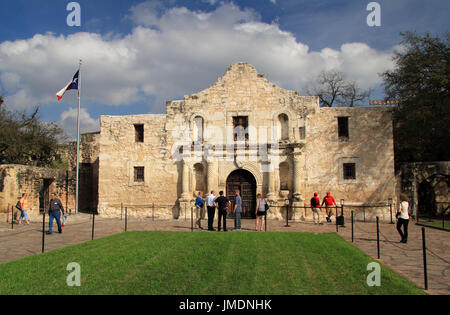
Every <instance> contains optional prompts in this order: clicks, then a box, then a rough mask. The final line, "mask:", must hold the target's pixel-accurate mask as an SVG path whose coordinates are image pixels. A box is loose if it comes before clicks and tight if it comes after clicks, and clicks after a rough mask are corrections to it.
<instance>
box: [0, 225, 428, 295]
mask: <svg viewBox="0 0 450 315" xmlns="http://www.w3.org/2000/svg"><path fill="white" fill-rule="evenodd" d="M372 261H374V260H373V259H372V258H370V257H369V256H367V255H366V254H364V253H363V252H362V251H361V250H359V249H357V248H356V247H354V246H352V245H351V244H349V243H347V242H346V241H344V240H343V239H342V238H341V237H340V236H339V235H337V234H335V233H330V234H320V235H316V234H310V233H270V232H267V233H255V232H228V233H223V232H222V233H217V232H211V233H210V232H207V233H189V232H186V233H185V232H127V233H122V234H117V235H113V236H109V237H106V238H102V239H97V240H94V241H90V242H86V243H82V244H78V245H74V246H69V247H66V248H63V249H59V250H55V251H51V252H48V253H45V254H39V255H34V256H30V257H27V258H24V259H20V260H17V261H13V262H9V263H5V264H1V265H0V294H169V295H175V294H192V295H200V294H208V295H212V294H213V295H222V294H227V295H228V294H230V295H231V294H244V295H252V294H256V295H279V294H295V295H297V294H425V293H424V291H422V290H420V289H418V288H417V287H416V286H415V285H414V284H413V283H411V282H410V281H408V280H406V279H405V278H403V277H401V276H399V275H398V274H396V273H394V272H393V271H391V270H390V269H388V268H386V267H385V266H383V265H382V266H381V286H380V287H369V286H368V285H367V284H366V277H367V275H368V274H369V273H370V271H367V270H366V268H367V264H368V263H370V262H372ZM70 262H77V263H79V264H80V266H81V286H80V287H69V286H67V284H66V277H67V275H69V271H67V270H66V267H67V264H69V263H70Z"/></svg>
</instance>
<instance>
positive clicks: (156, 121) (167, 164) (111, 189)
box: [98, 114, 179, 218]
mask: <svg viewBox="0 0 450 315" xmlns="http://www.w3.org/2000/svg"><path fill="white" fill-rule="evenodd" d="M165 120H166V116H165V115H150V114H149V115H135V116H125V117H114V116H102V117H101V118H100V125H101V135H100V154H99V184H98V197H99V205H98V211H99V213H100V214H104V215H120V211H121V204H123V205H124V206H127V207H128V208H129V210H130V212H131V211H132V210H133V209H134V208H136V210H140V209H149V208H151V205H152V204H153V203H155V204H157V207H158V209H157V213H156V214H157V216H158V217H159V218H161V217H165V218H170V217H173V216H174V215H173V214H172V212H171V211H172V210H170V212H164V213H161V211H160V210H159V209H160V208H161V204H171V205H173V206H175V204H176V202H177V199H178V186H179V184H178V165H177V163H175V162H174V161H173V160H171V159H170V152H169V150H168V145H167V143H166V141H167V133H166V132H165ZM135 124H143V125H144V142H143V143H138V142H136V141H135V130H134V125H135ZM134 167H144V168H145V181H144V182H137V183H136V182H134ZM131 205H134V206H133V207H132V206H131ZM147 214H148V210H147ZM147 214H142V215H147Z"/></svg>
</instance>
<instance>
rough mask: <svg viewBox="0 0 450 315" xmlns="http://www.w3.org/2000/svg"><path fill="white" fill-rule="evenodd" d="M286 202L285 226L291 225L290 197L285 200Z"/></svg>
mask: <svg viewBox="0 0 450 315" xmlns="http://www.w3.org/2000/svg"><path fill="white" fill-rule="evenodd" d="M285 204H286V225H285V227H289V199H286V200H285Z"/></svg>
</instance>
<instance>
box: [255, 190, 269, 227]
mask: <svg viewBox="0 0 450 315" xmlns="http://www.w3.org/2000/svg"><path fill="white" fill-rule="evenodd" d="M266 204H267V203H266V200H265V199H263V197H262V195H261V194H258V195H257V199H256V212H255V214H256V227H255V230H256V231H258V226H259V231H262V228H263V226H265V220H266V211H267V209H266Z"/></svg>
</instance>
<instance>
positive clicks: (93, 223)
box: [92, 211, 95, 239]
mask: <svg viewBox="0 0 450 315" xmlns="http://www.w3.org/2000/svg"><path fill="white" fill-rule="evenodd" d="M94 227H95V213H94V211H92V239H94Z"/></svg>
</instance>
